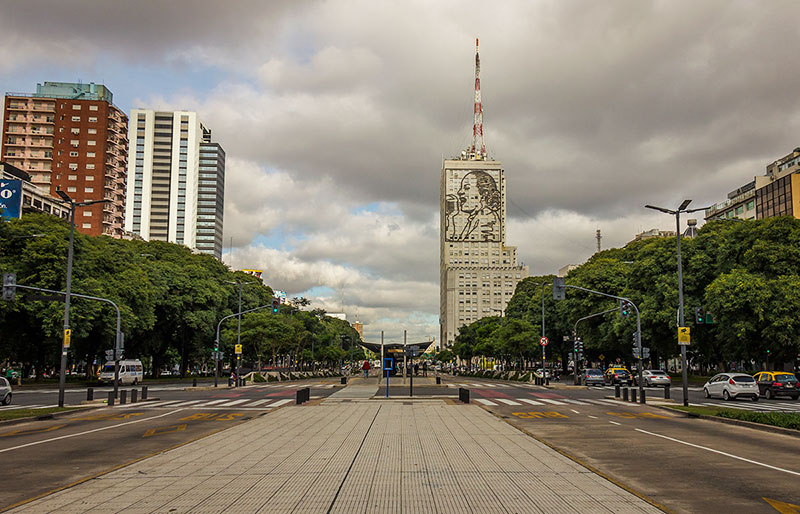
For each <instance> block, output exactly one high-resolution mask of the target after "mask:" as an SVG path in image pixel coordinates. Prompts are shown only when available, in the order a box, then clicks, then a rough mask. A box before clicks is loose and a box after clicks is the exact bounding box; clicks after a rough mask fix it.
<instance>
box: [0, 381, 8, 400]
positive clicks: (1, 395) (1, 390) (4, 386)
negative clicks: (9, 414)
mask: <svg viewBox="0 0 800 514" xmlns="http://www.w3.org/2000/svg"><path fill="white" fill-rule="evenodd" d="M9 403H11V384H9V383H8V380H6V379H5V378H0V405H8V404H9Z"/></svg>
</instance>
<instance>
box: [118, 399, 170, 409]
mask: <svg viewBox="0 0 800 514" xmlns="http://www.w3.org/2000/svg"><path fill="white" fill-rule="evenodd" d="M180 401H181V400H168V401H165V402H152V403H151V402H144V403H142V404H141V405H140V404H138V403H131V404H128V405H119V407H128V408H131V407H140V406H141V407H148V408H149V407H163V406H165V405H169V404H171V403H178V402H180Z"/></svg>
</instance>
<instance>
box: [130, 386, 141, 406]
mask: <svg viewBox="0 0 800 514" xmlns="http://www.w3.org/2000/svg"><path fill="white" fill-rule="evenodd" d="M138 394H139V390H138V389H131V403H136V399H137V398H136V397H137V396H138Z"/></svg>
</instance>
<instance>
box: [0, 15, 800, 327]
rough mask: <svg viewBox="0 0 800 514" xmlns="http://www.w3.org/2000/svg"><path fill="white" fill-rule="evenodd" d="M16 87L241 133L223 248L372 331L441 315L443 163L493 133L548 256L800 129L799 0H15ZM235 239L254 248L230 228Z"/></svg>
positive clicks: (609, 242)
mask: <svg viewBox="0 0 800 514" xmlns="http://www.w3.org/2000/svg"><path fill="white" fill-rule="evenodd" d="M0 13H1V14H0V33H1V34H2V43H0V86H1V87H2V89H3V90H4V91H11V92H33V91H35V87H36V83H37V82H43V81H45V80H55V81H76V82H77V81H79V80H80V81H83V82H90V81H94V82H97V83H103V84H105V85H106V86H108V87H109V88H110V89H111V91H112V92H113V93H114V102H115V103H116V104H117V105H118V106H119V107H121V108H122V109H123V110H125V111H126V112H129V111H130V109H131V108H135V107H144V108H163V109H186V110H195V111H197V112H198V113H199V114H200V117H201V119H202V120H203V122H204V123H205V124H206V125H208V126H209V127H210V128H211V129H212V130H213V133H214V136H215V138H216V140H217V141H219V142H220V143H221V144H222V145H223V147H224V148H225V150H226V151H227V156H228V164H227V178H226V180H227V184H226V187H227V191H226V198H225V204H226V205H225V206H226V209H225V244H226V250H225V262H226V263H229V264H232V266H233V267H235V268H258V269H262V270H264V272H265V277H266V282H267V283H268V284H269V285H271V286H273V287H274V288H276V289H283V290H286V291H287V292H288V293H289V294H290V295H292V296H294V295H305V296H307V297H308V298H310V299H312V300H313V301H314V305H315V306H320V307H323V308H326V309H327V310H329V311H341V309H342V303H343V305H344V310H345V312H346V313H347V315H348V319H349V320H350V321H354V320H355V319H356V316H358V318H359V319H360V320H361V321H362V322H365V323H367V327H366V329H367V337H368V338H369V339H374V338H375V337H379V335H378V334H379V333H380V331H381V330H385V331H386V334H387V338H389V339H398V338H400V337H402V330H403V329H404V328H405V329H408V330H409V334H410V338H412V339H413V338H426V337H427V336H436V335H437V334H438V305H439V285H438V280H439V253H438V252H439V243H438V237H439V221H438V220H439V213H438V209H439V202H438V199H439V196H438V195H439V175H440V170H441V161H442V158H447V157H452V156H454V155H457V154H458V153H459V152H460V150H462V149H463V148H465V147H466V146H467V145H468V144H469V142H470V137H471V127H472V94H473V93H472V88H473V73H474V70H473V63H474V42H475V38H476V37H479V38H480V40H481V62H482V70H481V71H482V73H481V82H482V89H483V105H484V112H485V115H484V124H485V133H486V145H487V149H488V151H489V154H490V156H491V157H493V158H495V159H497V160H500V161H502V162H503V165H504V168H505V170H506V177H507V180H508V184H509V205H508V215H509V220H508V240H507V243H508V244H511V245H517V246H518V247H519V255H520V257H521V260H522V261H523V262H524V263H525V264H527V265H529V266H530V267H531V272H532V273H534V274H541V273H551V272H555V271H556V270H557V269H558V268H560V267H561V266H563V265H565V264H570V263H580V262H583V261H584V260H585V259H586V258H587V257H589V256H590V255H591V254H592V252H593V251H594V248H595V240H594V236H595V230H596V229H598V228H599V229H601V230H602V232H603V247H611V246H621V245H624V244H625V243H626V242H627V241H629V240H630V239H632V238H633V236H634V235H635V234H636V233H637V232H639V231H641V230H643V229H644V230H647V229H650V228H656V227H658V228H663V229H670V228H672V224H671V221H672V220H671V219H670V218H669V217H667V216H664V215H659V214H657V213H653V212H648V211H647V210H645V209H644V208H643V205H644V204H646V203H652V204H657V205H663V206H676V205H677V204H678V203H680V201H681V200H683V199H684V198H692V199H693V200H694V204H693V206H702V205H703V204H710V203H714V202H716V201H721V200H724V199H725V195H726V193H727V192H728V191H730V190H732V189H735V188H736V187H738V186H740V185H741V184H743V183H745V182H747V181H749V180H752V178H753V176H754V175H756V174H762V173H763V172H764V168H765V166H766V165H767V164H768V163H769V162H772V161H774V160H775V159H777V158H779V157H781V156H783V155H785V154H787V153H788V152H790V151H791V150H792V149H793V148H795V147H797V146H800V137H799V136H797V134H798V128H800V110H798V107H799V106H800V95H799V94H798V91H800V76H799V75H800V71H798V70H799V68H798V66H797V65H796V64H795V62H794V60H795V59H796V48H797V41H798V32H800V28H798V24H797V23H796V20H797V19H800V3H798V2H796V1H779V0H768V1H741V2H737V1H732V0H723V1H708V0H705V1H702V2H698V1H696V0H687V1H679V0H670V1H650V2H648V1H645V0H631V1H603V2H598V1H596V0H586V1H570V0H553V1H519V2H515V1H504V2H481V1H475V2H470V1H463V0H453V1H432V0H425V1H422V0H419V1H412V0H404V1H402V2H398V1H394V2H390V1H376V0H361V1H358V0H341V1H335V0H334V1H326V2H302V1H298V0H287V1H277V0H273V1H270V2H263V1H230V2H219V1H210V0H195V1H192V2H189V1H188V0H184V1H170V2H163V1H151V0H137V1H122V0H120V1H113V2H109V1H105V0H94V1H87V0H83V1H82V0H72V1H66V2H65V1H59V0H50V1H43V0H25V1H24V2H18V1H11V0H0ZM231 238H233V254H232V255H231V253H230V251H229V249H228V245H229V243H230V241H231Z"/></svg>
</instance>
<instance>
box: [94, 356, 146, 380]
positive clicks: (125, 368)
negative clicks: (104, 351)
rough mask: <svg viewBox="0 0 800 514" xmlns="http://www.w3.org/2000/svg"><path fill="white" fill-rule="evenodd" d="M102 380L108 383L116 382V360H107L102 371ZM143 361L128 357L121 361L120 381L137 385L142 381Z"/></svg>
mask: <svg viewBox="0 0 800 514" xmlns="http://www.w3.org/2000/svg"><path fill="white" fill-rule="evenodd" d="M99 378H100V381H101V382H103V383H106V384H113V383H114V362H113V361H109V362H106V365H105V366H103V370H102V371H101V372H100V377H99ZM143 378H144V373H143V372H142V361H140V360H139V359H127V360H121V361H119V383H120V384H122V385H124V384H133V385H136V384H138V383H139V382H141V381H142V379H143Z"/></svg>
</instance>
